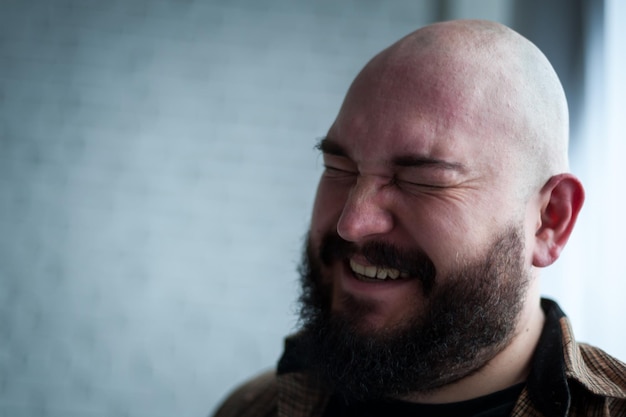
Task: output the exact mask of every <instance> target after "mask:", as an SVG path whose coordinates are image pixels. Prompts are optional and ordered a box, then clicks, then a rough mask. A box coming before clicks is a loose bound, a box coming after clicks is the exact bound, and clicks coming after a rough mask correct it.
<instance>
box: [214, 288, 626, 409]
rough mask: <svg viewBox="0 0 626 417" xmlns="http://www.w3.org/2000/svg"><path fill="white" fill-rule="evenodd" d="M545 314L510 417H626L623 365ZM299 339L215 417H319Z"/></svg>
mask: <svg viewBox="0 0 626 417" xmlns="http://www.w3.org/2000/svg"><path fill="white" fill-rule="evenodd" d="M542 307H543V309H544V311H545V313H546V324H545V326H544V329H543V332H542V335H541V338H540V341H539V345H538V347H537V351H536V352H535V356H534V358H533V364H532V370H531V373H530V375H529V376H528V380H527V381H526V386H525V388H524V389H523V391H522V393H521V394H520V396H519V398H518V400H517V403H516V404H515V407H514V409H513V412H512V414H511V416H512V417H566V416H570V417H583V416H584V417H616V416H620V417H623V416H626V364H624V363H622V362H620V361H618V360H617V359H615V358H613V357H611V356H609V355H607V354H606V353H604V352H603V351H602V350H600V349H597V348H594V347H592V346H589V345H586V344H583V343H576V341H575V340H574V336H573V333H572V329H571V327H570V324H569V321H568V320H567V317H565V315H564V314H563V312H562V311H561V309H560V308H559V306H558V305H557V304H556V303H555V302H553V301H550V300H547V299H544V300H542ZM297 342H298V341H297V338H290V339H288V340H287V343H286V348H285V353H284V354H283V357H282V358H281V361H280V362H279V365H278V371H277V372H275V371H272V372H267V373H265V374H262V375H261V376H259V377H257V378H255V379H253V380H251V381H250V382H248V383H246V384H245V385H243V386H242V387H241V388H239V389H238V390H237V391H235V392H234V393H233V394H232V395H231V396H230V397H229V398H228V399H227V400H226V401H225V402H224V403H223V404H222V406H221V407H220V408H219V409H218V410H217V412H216V414H215V415H214V417H321V416H323V414H324V410H325V408H326V405H327V404H328V400H329V398H330V394H331V393H330V392H329V391H328V389H327V388H325V387H323V386H320V385H319V384H318V383H316V382H315V381H314V380H313V379H312V378H311V377H310V376H309V374H307V373H306V372H304V369H303V366H305V364H302V363H301V362H302V361H301V360H299V358H300V357H301V356H300V355H298V350H299V349H298V344H297Z"/></svg>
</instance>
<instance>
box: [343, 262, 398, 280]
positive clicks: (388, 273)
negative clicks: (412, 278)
mask: <svg viewBox="0 0 626 417" xmlns="http://www.w3.org/2000/svg"><path fill="white" fill-rule="evenodd" d="M350 268H351V269H352V271H353V272H354V273H356V274H359V275H363V276H365V277H367V278H378V279H380V280H384V279H387V278H391V279H397V278H398V277H402V278H406V277H408V276H409V275H408V274H407V273H406V272H400V270H398V269H394V268H384V267H376V266H365V265H361V264H358V263H356V262H355V261H353V260H352V259H350Z"/></svg>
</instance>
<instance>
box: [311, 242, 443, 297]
mask: <svg viewBox="0 0 626 417" xmlns="http://www.w3.org/2000/svg"><path fill="white" fill-rule="evenodd" d="M356 254H360V255H362V256H363V257H364V258H365V259H367V261H368V262H370V263H371V264H373V265H380V266H385V267H389V268H395V269H398V270H400V271H402V272H406V273H408V274H409V276H411V277H417V278H419V279H420V280H421V281H422V287H423V290H424V294H425V295H428V294H429V293H430V292H431V290H432V288H433V286H434V285H435V277H436V275H437V269H436V268H435V264H434V263H433V261H432V260H431V259H430V257H429V256H428V255H427V254H426V253H425V252H424V251H422V250H421V249H411V250H406V249H403V248H400V247H398V246H396V245H393V244H390V243H387V242H381V241H372V242H367V243H365V244H364V245H363V246H361V247H359V246H357V245H355V244H354V243H352V242H348V241H347V240H344V239H343V238H341V236H339V235H338V234H337V233H336V232H331V233H327V234H326V235H325V236H324V237H323V238H322V242H321V245H320V250H319V259H320V260H321V261H322V263H323V264H324V265H326V266H329V265H330V264H332V263H333V262H334V261H341V260H344V259H347V258H349V257H351V256H354V255H356Z"/></svg>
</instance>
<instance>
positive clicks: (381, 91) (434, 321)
mask: <svg viewBox="0 0 626 417" xmlns="http://www.w3.org/2000/svg"><path fill="white" fill-rule="evenodd" d="M415 74H422V75H423V76H417V77H415ZM383 75H384V76H383ZM449 84H450V85H449ZM453 87H454V82H452V81H451V82H450V83H447V82H443V81H442V79H441V78H440V77H439V78H438V74H436V73H435V72H433V71H432V70H431V71H429V70H428V69H425V71H424V72H423V73H420V72H419V71H417V72H415V73H412V74H409V75H407V74H406V71H405V68H404V67H400V68H386V69H385V71H384V72H383V73H382V74H381V73H380V72H377V71H376V70H370V71H369V72H368V71H367V70H366V71H365V73H362V74H361V75H360V76H359V77H358V78H357V80H356V81H355V83H354V84H353V85H352V87H351V89H350V91H349V92H348V95H347V97H346V100H345V102H344V104H343V106H342V109H341V111H340V113H339V115H338V117H337V119H336V121H335V123H334V124H333V126H332V127H331V129H330V130H329V132H328V134H327V136H326V138H324V139H323V140H322V141H321V143H320V146H319V147H320V150H321V151H322V154H323V159H324V165H325V170H324V173H323V174H322V177H321V179H320V183H319V187H318V191H317V196H316V200H315V205H314V210H313V216H312V221H311V229H310V233H309V241H308V251H307V253H308V257H307V259H306V260H307V262H305V264H304V267H303V271H304V272H305V273H304V274H303V279H304V293H303V299H302V301H303V313H302V315H303V320H304V324H305V329H306V328H308V329H309V330H312V331H310V332H309V334H310V335H316V336H312V338H311V339H310V344H311V346H312V347H311V350H312V351H316V352H313V357H314V359H312V364H313V365H314V366H318V367H323V366H326V369H327V371H328V372H326V374H329V375H330V376H329V375H326V376H327V377H328V378H329V379H331V382H334V383H337V384H345V385H346V386H347V385H350V384H352V386H353V387H356V388H355V390H356V391H358V389H359V388H358V387H365V391H367V392H371V390H372V387H373V386H375V385H376V384H377V383H378V384H379V385H380V384H382V386H379V387H378V388H379V389H380V393H382V394H385V392H387V391H386V389H385V387H391V386H393V387H394V388H389V389H390V390H389V391H388V392H387V393H391V394H400V393H401V391H402V389H403V388H407V387H412V388H413V389H416V390H420V389H424V390H427V389H432V388H434V387H437V386H441V385H442V384H446V383H450V382H451V381H454V380H456V379H458V378H460V377H462V376H464V375H466V374H468V373H470V372H472V371H475V370H476V369H478V368H480V367H481V366H482V365H483V364H484V363H485V362H486V361H488V360H489V359H490V358H491V357H493V356H495V354H497V353H498V352H499V350H500V349H501V348H502V347H503V346H504V345H505V344H506V343H507V341H508V340H510V338H511V337H512V334H513V332H514V330H515V326H516V321H517V319H518V316H519V314H520V311H521V310H522V308H523V303H524V297H525V295H526V291H527V288H528V283H529V281H530V279H531V272H530V263H531V262H530V258H531V256H532V255H531V251H530V250H529V248H527V247H526V246H525V243H524V242H525V241H527V239H528V238H532V226H529V224H528V223H529V222H528V221H526V219H525V214H526V206H525V204H524V198H523V196H520V195H519V187H518V182H517V181H516V180H517V178H516V176H519V173H517V172H516V169H515V168H514V165H515V164H513V163H512V160H511V157H510V155H511V154H512V152H511V151H510V150H507V149H506V148H505V147H504V145H503V143H504V142H505V141H503V140H501V139H502V138H500V137H499V135H500V134H501V132H500V131H499V130H498V128H497V125H498V123H496V122H495V121H494V122H492V121H491V120H490V118H491V117H493V114H494V113H497V111H496V110H494V109H492V108H489V106H488V105H485V104H483V102H484V101H485V100H484V97H481V96H480V94H478V93H477V94H474V95H473V94H472V93H471V91H470V93H467V94H466V91H464V90H462V91H461V93H459V92H458V91H456V90H455V89H454V88H453ZM478 90H480V89H478ZM329 343H330V344H329ZM405 348H407V349H405ZM416 349H417V350H416ZM468 352H470V353H468ZM320 355H321V356H320ZM324 355H326V356H328V357H327V358H325V357H323V356H324ZM360 355H362V356H360ZM416 355H417V356H420V355H421V357H417V358H416ZM354 357H357V358H360V359H361V360H358V361H351V363H345V362H346V360H347V359H349V358H354ZM366 357H367V358H369V359H366ZM383 357H386V358H388V359H389V360H387V361H385V362H383V361H382V358H383ZM401 358H404V359H401ZM413 359H416V360H415V361H414V360H413ZM344 363H345V365H344ZM363 364H364V365H363ZM362 365H363V366H362ZM350 366H354V367H353V368H350ZM403 369H405V370H406V369H411V372H410V373H409V374H407V373H406V372H403ZM322 373H323V374H324V373H325V372H322ZM337 373H339V375H341V377H337V375H338V374H337ZM400 374H403V375H405V376H406V378H405V379H402V378H400V377H399V375H400ZM333 375H334V376H333ZM350 375H352V377H356V380H355V379H354V378H352V381H351V382H350V381H348V380H347V379H345V378H348V379H350ZM385 375H386V376H385ZM338 378H339V379H338ZM397 378H400V379H397ZM407 378H408V380H407ZM353 394H354V392H353Z"/></svg>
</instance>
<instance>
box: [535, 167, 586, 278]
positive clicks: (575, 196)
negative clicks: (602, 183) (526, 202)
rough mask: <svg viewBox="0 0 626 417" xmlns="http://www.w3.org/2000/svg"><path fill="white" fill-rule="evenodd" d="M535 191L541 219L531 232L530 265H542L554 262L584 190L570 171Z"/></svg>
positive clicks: (583, 199) (576, 212) (574, 218)
mask: <svg viewBox="0 0 626 417" xmlns="http://www.w3.org/2000/svg"><path fill="white" fill-rule="evenodd" d="M539 193H540V196H539V199H540V201H541V213H540V216H541V217H540V218H541V221H540V223H539V224H538V227H537V231H536V233H535V249H534V252H533V265H534V266H537V267H545V266H548V265H551V264H552V263H553V262H554V261H556V260H557V259H558V257H559V255H560V254H561V250H563V248H564V247H565V244H566V243H567V240H568V239H569V236H570V234H571V233H572V230H573V229H574V224H575V223H576V218H577V217H578V213H579V212H580V209H581V207H582V206H583V202H584V201H585V190H584V188H583V186H582V184H581V183H580V181H579V180H578V179H577V178H576V177H575V176H573V175H572V174H559V175H555V176H553V177H552V178H550V179H549V180H548V182H547V183H546V185H544V186H543V188H542V189H541V191H540V192H539Z"/></svg>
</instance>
